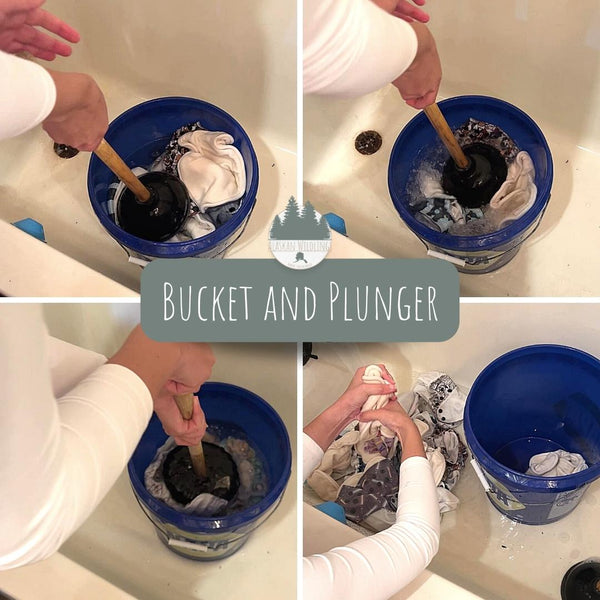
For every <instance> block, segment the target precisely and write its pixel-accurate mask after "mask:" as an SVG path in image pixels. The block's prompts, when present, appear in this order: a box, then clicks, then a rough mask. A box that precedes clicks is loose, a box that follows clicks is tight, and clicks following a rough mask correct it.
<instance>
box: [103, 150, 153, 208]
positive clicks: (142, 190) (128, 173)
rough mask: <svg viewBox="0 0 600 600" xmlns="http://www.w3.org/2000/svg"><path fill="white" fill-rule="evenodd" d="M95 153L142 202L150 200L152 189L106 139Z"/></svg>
mask: <svg viewBox="0 0 600 600" xmlns="http://www.w3.org/2000/svg"><path fill="white" fill-rule="evenodd" d="M94 154H95V155H96V156H97V157H98V158H99V159H100V160H101V161H102V162H103V163H104V164H105V165H106V166H107V167H108V168H109V169H110V170H111V171H112V172H113V173H114V174H115V175H116V176H117V177H118V178H119V179H120V180H121V181H122V182H123V183H124V184H125V185H126V186H127V187H128V188H129V189H130V190H131V191H132V192H133V193H134V194H135V197H136V198H137V199H138V200H139V201H140V202H148V200H150V190H149V189H148V188H147V187H146V186H145V185H144V184H143V183H142V182H141V181H140V180H139V179H138V178H137V177H136V176H135V175H134V174H133V171H132V170H131V169H130V168H129V167H128V166H127V165H126V164H125V162H124V161H123V159H122V158H121V157H120V156H119V155H118V154H117V153H116V152H115V150H114V148H113V147H112V146H111V145H110V144H109V143H108V142H107V141H106V140H105V139H103V140H102V141H101V142H100V144H98V147H97V148H96V149H95V150H94Z"/></svg>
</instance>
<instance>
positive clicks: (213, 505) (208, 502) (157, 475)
mask: <svg viewBox="0 0 600 600" xmlns="http://www.w3.org/2000/svg"><path fill="white" fill-rule="evenodd" d="M176 446H177V444H176V442H175V440H174V439H173V438H171V437H170V438H168V439H167V441H166V442H165V443H164V444H163V445H162V446H161V447H160V448H159V449H158V450H157V451H156V454H155V455H154V459H153V460H152V462H151V463H150V464H149V465H148V467H146V470H145V471H144V485H145V486H146V489H147V490H148V491H149V492H150V494H151V495H152V496H154V497H155V498H157V499H158V500H161V501H162V502H164V503H165V504H166V505H167V506H170V507H171V508H174V509H175V510H177V511H178V512H181V513H185V514H186V515H196V516H199V517H212V516H213V515H214V514H216V513H218V512H219V511H220V510H221V509H223V508H225V506H227V500H224V499H223V498H218V497H217V496H213V495H212V494H199V495H198V496H196V497H195V498H194V499H193V500H192V501H191V502H189V503H188V504H185V505H183V504H180V503H179V502H176V501H175V500H173V497H172V496H171V492H169V490H168V488H167V486H166V484H165V479H164V477H163V474H162V467H163V463H164V461H165V458H166V456H167V454H168V453H169V452H171V450H173V448H175V447H176Z"/></svg>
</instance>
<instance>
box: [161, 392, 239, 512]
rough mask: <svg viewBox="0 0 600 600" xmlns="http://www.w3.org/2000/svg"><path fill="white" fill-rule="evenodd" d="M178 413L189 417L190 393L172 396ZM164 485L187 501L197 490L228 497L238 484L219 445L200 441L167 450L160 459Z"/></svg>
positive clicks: (228, 457) (232, 465)
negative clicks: (193, 444) (195, 444)
mask: <svg viewBox="0 0 600 600" xmlns="http://www.w3.org/2000/svg"><path fill="white" fill-rule="evenodd" d="M175 401H176V402H177V406H178V407H179V411H180V412H181V416H182V417H183V418H184V419H186V420H189V419H191V418H192V412H193V407H194V395H193V394H181V395H179V396H175ZM163 476H164V480H165V485H166V486H167V489H168V490H169V492H170V493H171V496H172V497H173V499H174V500H175V501H177V502H179V503H181V504H184V505H185V504H189V503H190V502H191V501H192V500H193V499H194V498H196V496H199V495H200V494H212V495H213V496H217V497H219V498H223V499H224V500H227V501H229V500H231V499H232V498H233V497H234V496H235V494H236V493H237V491H238V488H239V487H240V478H239V474H238V470H237V466H236V464H235V461H234V460H233V458H232V457H231V455H230V454H229V453H228V452H226V451H225V450H224V449H223V448H221V447H220V446H217V445H216V444H210V443H207V442H200V443H199V444H198V445H197V446H188V447H187V449H186V447H185V446H178V447H177V448H174V449H173V450H171V451H170V452H169V454H167V456H166V457H165V461H164V463H163Z"/></svg>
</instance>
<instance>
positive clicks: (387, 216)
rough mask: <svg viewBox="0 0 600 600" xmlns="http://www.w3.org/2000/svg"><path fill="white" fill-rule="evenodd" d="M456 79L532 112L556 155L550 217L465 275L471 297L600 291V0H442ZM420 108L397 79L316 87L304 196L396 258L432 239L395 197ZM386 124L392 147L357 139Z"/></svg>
mask: <svg viewBox="0 0 600 600" xmlns="http://www.w3.org/2000/svg"><path fill="white" fill-rule="evenodd" d="M427 8H428V10H429V12H430V14H431V17H432V18H431V24H430V26H431V30H432V31H433V33H434V35H435V37H436V40H437V43H438V47H439V51H440V56H441V60H442V66H443V70H444V78H443V81H442V86H441V89H440V99H443V98H446V97H451V96H457V95H463V94H483V95H489V96H495V97H497V98H501V99H503V100H506V101H508V102H511V103H512V104H515V105H517V106H518V107H520V108H521V109H523V110H524V111H525V112H527V113H528V114H529V115H530V116H531V117H532V118H533V119H534V120H535V121H536V122H537V123H538V125H539V126H540V127H541V129H542V131H543V132H544V134H545V136H546V138H547V140H548V143H549V145H550V148H551V151H552V154H553V157H554V167H555V173H554V186H553V189H552V198H551V200H550V204H549V207H548V210H547V211H546V214H545V215H544V218H543V220H542V223H541V225H540V227H539V228H538V230H537V231H536V232H535V234H534V235H533V236H532V237H531V238H530V239H529V240H527V241H526V242H525V244H524V246H523V247H522V248H521V251H520V252H519V254H518V255H517V256H516V258H515V259H514V260H512V262H510V263H509V264H508V265H507V266H505V267H503V268H501V269H500V270H499V271H497V272H495V273H491V274H488V275H461V276H460V280H461V295H462V296H598V295H599V294H600V259H599V258H598V256H599V255H598V248H599V247H600V217H599V216H598V210H597V203H596V201H595V198H596V196H597V192H596V190H597V188H598V181H599V178H598V172H599V171H600V154H599V153H600V110H599V108H598V107H600V102H599V99H600V98H599V96H600V77H599V73H600V70H599V55H598V51H599V49H600V6H599V5H598V2H596V0H580V1H578V2H570V3H565V2H561V1H560V0H505V1H503V2H490V1H489V0H454V1H452V2H442V1H434V0H430V1H429V2H428V4H427ZM415 114H416V111H415V110H413V109H411V108H409V107H407V106H406V105H405V104H404V103H403V102H402V100H401V98H400V96H399V94H398V92H397V90H396V89H395V88H392V87H391V86H388V87H387V88H385V89H382V90H380V91H378V92H375V93H373V94H370V95H368V96H365V97H363V98H359V99H356V100H334V99H331V98H320V97H316V96H311V97H306V98H305V104H304V174H303V175H304V194H305V197H306V199H308V200H310V201H311V202H312V203H313V204H314V206H315V207H316V208H317V210H318V211H319V212H321V213H327V212H334V213H337V214H339V215H340V216H342V217H343V218H344V219H345V221H346V227H347V231H348V235H349V236H350V238H351V239H352V240H353V241H355V242H357V243H358V244H360V245H362V246H364V247H365V248H367V249H369V250H371V251H373V252H375V253H376V254H379V255H381V256H384V257H386V258H422V257H424V256H425V248H424V246H423V244H422V243H421V242H420V241H419V240H418V239H417V238H416V237H415V235H414V234H413V233H412V232H411V231H410V230H409V229H408V228H407V227H406V225H404V223H403V221H402V220H401V219H400V217H399V215H398V213H397V212H396V210H395V208H394V206H393V204H392V201H391V199H390V196H389V193H388V188H387V166H388V160H389V155H390V152H391V149H392V146H393V143H394V141H395V140H396V137H397V136H398V134H399V133H400V131H401V130H402V128H403V127H404V125H405V124H406V123H407V122H408V120H410V119H411V118H412V117H413V116H415ZM369 129H375V130H376V131H378V132H379V133H381V135H382V136H383V146H382V148H381V149H380V150H379V151H378V152H377V153H375V154H373V155H371V156H362V155H360V154H358V153H357V152H356V151H355V149H354V138H355V137H356V135H358V134H359V133H360V132H361V131H365V130H369Z"/></svg>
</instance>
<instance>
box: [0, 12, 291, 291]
mask: <svg viewBox="0 0 600 600" xmlns="http://www.w3.org/2000/svg"><path fill="white" fill-rule="evenodd" d="M45 6H46V7H47V9H48V10H50V11H53V12H55V13H56V14H57V15H59V16H61V17H62V18H64V19H65V20H66V21H68V22H69V23H70V24H72V25H73V26H74V27H76V28H77V29H78V30H79V31H80V33H81V36H82V41H81V42H80V43H79V44H77V45H76V46H75V48H74V51H73V55H72V56H71V57H70V58H68V59H64V58H59V59H57V60H56V61H55V62H54V63H52V64H51V65H49V66H50V67H51V68H55V69H59V70H72V71H84V72H87V73H89V74H91V75H92V76H94V77H95V78H96V80H97V81H98V83H99V84H100V86H101V88H102V89H103V91H104V93H105V95H106V99H107V104H108V109H109V116H110V118H111V119H113V118H115V117H116V116H117V115H119V114H120V113H122V112H123V111H124V110H126V109H127V108H129V107H131V106H133V105H135V104H138V103H139V102H142V101H145V100H148V99H151V98H156V97H159V96H171V95H183V96H192V97H196V98H200V99H203V100H206V101H208V102H210V103H212V104H215V105H217V106H219V107H221V108H223V109H224V110H226V111H227V112H228V113H229V114H231V115H232V116H233V117H234V118H236V119H237V120H238V121H239V122H240V123H241V125H242V127H243V128H244V129H245V130H246V132H247V133H248V135H249V137H250V139H251V140H252V144H253V146H254V148H255V150H256V153H257V156H258V161H259V165H260V166H259V169H260V186H259V190H258V201H257V203H256V207H255V210H254V212H253V214H252V217H251V219H250V222H249V224H248V227H247V228H246V231H245V233H244V235H243V236H242V238H241V239H239V240H238V241H237V242H236V243H235V245H234V246H233V247H232V248H231V249H230V252H229V253H228V255H229V256H238V257H244V256H258V255H265V256H266V255H268V247H267V236H266V231H267V230H268V227H269V226H270V223H271V221H272V219H273V218H274V216H275V214H276V213H277V212H280V211H281V210H283V208H285V205H286V203H287V200H288V198H289V196H290V195H292V194H294V195H295V194H296V18H295V15H296V9H295V4H294V3H293V2H278V1H276V0H252V1H251V2H246V3H244V6H243V9H242V8H240V10H233V9H232V7H226V6H225V5H224V4H222V3H221V2H186V1H185V0H174V1H173V2H143V3H122V2H118V1H116V0H107V1H105V2H77V1H76V0H48V2H47V3H46V5H45ZM88 161H89V154H88V153H80V154H79V155H78V156H76V157H75V158H72V159H69V160H64V159H60V158H59V157H58V156H56V155H55V154H54V152H53V150H52V142H51V140H50V138H48V136H46V134H45V133H44V132H43V131H42V130H41V127H38V128H36V129H35V130H33V131H31V132H29V133H27V134H26V135H23V136H21V137H19V138H17V139H14V140H8V141H3V142H1V143H0V163H1V164H2V169H1V171H0V173H1V175H0V220H2V221H5V222H8V223H12V222H14V221H17V220H20V219H23V218H26V217H30V218H33V219H35V220H37V221H39V222H41V223H42V224H43V226H44V228H45V233H46V240H47V242H48V244H47V246H43V245H41V244H40V243H39V242H37V240H35V239H33V238H30V237H28V236H26V235H24V234H22V233H21V232H19V231H16V230H15V228H12V227H8V226H6V225H5V223H0V229H1V233H2V235H1V236H0V238H1V239H2V246H1V249H2V251H1V252H0V292H2V293H4V294H8V295H15V296H27V295H32V296H43V295H52V296H122V295H131V294H132V293H133V292H137V291H138V290H139V281H140V273H141V269H140V267H138V266H136V265H133V264H129V263H128V262H127V255H126V254H125V252H124V251H123V250H122V249H121V248H120V247H119V245H118V244H117V243H116V242H115V241H114V240H113V239H112V238H111V237H110V236H109V235H108V234H107V233H106V231H105V230H104V229H103V228H102V226H101V225H100V223H99V222H98V220H97V219H96V216H95V215H94V213H93V211H92V209H91V205H90V202H89V199H88V194H87V187H86V174H87V165H88ZM53 250H54V251H53ZM90 269H91V271H90ZM128 290H129V291H128Z"/></svg>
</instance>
